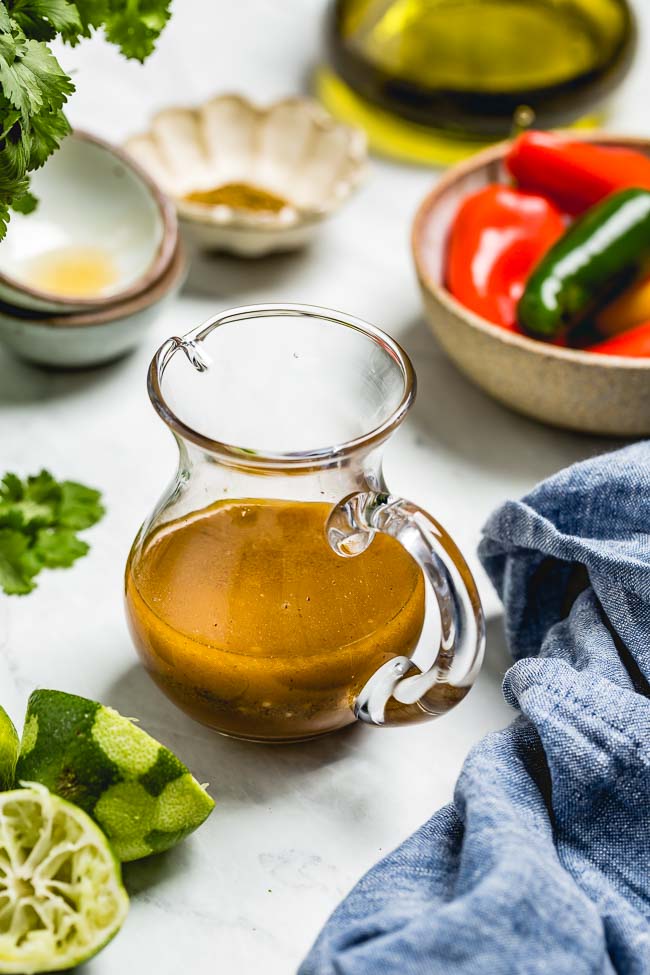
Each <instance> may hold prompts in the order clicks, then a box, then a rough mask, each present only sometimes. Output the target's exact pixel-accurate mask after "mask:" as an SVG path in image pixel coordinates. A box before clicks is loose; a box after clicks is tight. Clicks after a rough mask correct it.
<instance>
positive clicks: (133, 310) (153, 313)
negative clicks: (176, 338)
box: [0, 244, 185, 369]
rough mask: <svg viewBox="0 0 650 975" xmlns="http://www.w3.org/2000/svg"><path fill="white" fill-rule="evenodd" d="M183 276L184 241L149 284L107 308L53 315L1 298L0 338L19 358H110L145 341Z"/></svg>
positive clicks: (49, 362) (89, 362)
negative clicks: (35, 312) (23, 308)
mask: <svg viewBox="0 0 650 975" xmlns="http://www.w3.org/2000/svg"><path fill="white" fill-rule="evenodd" d="M184 276H185V258H184V254H183V249H182V247H181V246H180V244H179V245H178V246H177V247H176V250H175V251H174V254H173V255H172V260H171V263H170V264H169V266H168V267H167V270H166V271H165V272H164V273H163V274H162V275H161V276H160V277H159V278H158V279H157V280H156V281H155V282H154V283H153V284H152V285H151V286H150V287H149V288H148V289H147V290H145V291H142V292H140V294H137V295H135V296H134V297H132V298H127V299H126V300H125V301H122V302H119V303H116V304H113V305H111V306H110V307H108V308H103V309H100V310H98V311H92V312H78V313H76V314H72V315H50V316H48V315H31V313H30V312H27V311H19V310H18V309H15V308H12V307H11V306H7V305H3V304H0V342H2V343H3V344H4V345H5V346H7V348H9V349H10V350H11V351H12V352H13V353H14V354H15V355H17V356H18V357H19V358H21V359H26V360H27V361H28V362H34V363H36V364H37V365H41V366H48V367H50V368H58V369H81V368H85V367H87V366H97V365H100V364H103V363H106V362H111V361H112V360H114V359H119V358H120V357H121V356H123V355H125V354H126V353H127V352H130V351H132V349H134V348H135V347H136V346H137V345H139V344H140V343H141V342H142V341H143V339H144V338H145V336H146V334H147V330H148V329H149V327H150V326H151V325H152V324H153V323H154V321H155V320H156V318H157V317H158V315H159V314H160V312H161V311H162V309H163V308H164V306H165V305H166V304H167V303H168V302H169V301H170V299H171V298H173V296H174V295H175V294H176V292H177V291H178V290H179V288H180V287H181V285H182V283H183V280H184Z"/></svg>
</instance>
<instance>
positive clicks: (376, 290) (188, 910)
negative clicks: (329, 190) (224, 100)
mask: <svg viewBox="0 0 650 975" xmlns="http://www.w3.org/2000/svg"><path fill="white" fill-rule="evenodd" d="M322 6H323V4H322V0H282V2H281V3H278V2H277V0H246V2H245V3H238V4H231V3H227V2H224V0H213V2H211V3H208V2H206V0H182V3H181V2H180V0H177V2H176V4H175V7H176V9H175V15H174V19H173V21H172V24H171V26H170V27H169V29H168V31H167V33H166V34H165V36H164V38H163V40H162V41H161V43H160V47H159V50H158V52H157V53H156V55H155V56H154V57H153V58H152V59H151V61H150V62H149V63H148V64H147V65H146V66H145V67H140V66H138V65H135V64H125V63H124V62H123V61H122V60H121V59H120V57H119V56H118V55H117V54H116V53H115V52H114V51H113V50H112V49H109V48H108V46H106V45H105V44H104V43H103V42H102V41H101V40H99V39H98V40H94V41H92V42H90V43H87V44H85V45H83V46H82V47H80V48H77V49H75V50H74V51H71V50H69V49H67V50H64V51H62V55H61V56H62V59H63V62H64V64H66V65H67V66H69V67H70V68H72V69H74V70H75V78H76V81H77V82H78V85H79V89H80V91H79V93H78V94H77V95H76V96H75V97H74V99H73V102H72V104H71V106H70V116H71V118H72V120H73V122H74V123H75V124H77V125H79V126H83V127H86V128H88V129H90V130H92V131H94V132H97V133H98V134H101V135H104V136H106V137H108V138H112V139H114V140H119V139H121V138H123V137H125V136H126V135H127V134H129V133H131V132H134V131H136V130H137V129H138V128H141V127H142V126H143V125H144V123H145V122H146V119H147V117H148V116H149V114H150V112H151V111H152V110H153V109H154V108H156V107H158V106H162V105H165V104H168V103H170V102H171V103H180V102H193V101H196V100H198V99H200V98H202V97H204V96H207V95H209V94H211V93H213V92H216V91H222V90H243V91H245V92H247V93H248V94H250V95H252V96H255V97H257V98H258V99H261V100H263V99H268V98H271V97H273V96H276V95H284V94H287V93H291V92H294V91H296V90H301V89H304V87H305V85H306V84H307V82H308V77H309V71H310V68H311V66H312V65H313V63H314V61H315V60H316V58H317V54H318V49H319V13H320V10H321V8H322ZM638 6H639V7H641V6H642V5H641V4H640V3H639V4H638ZM643 6H646V5H645V4H644V5H643ZM643 20H644V21H646V22H647V24H646V26H648V28H650V10H649V11H647V12H646V13H645V14H643ZM647 50H648V47H647V45H645V44H644V47H643V48H642V51H643V52H644V55H645V56H641V57H640V58H639V59H638V62H637V67H636V69H635V72H634V73H633V75H632V76H631V77H630V79H629V81H628V82H627V84H626V88H625V90H624V91H623V92H622V93H621V95H620V96H619V98H618V99H617V104H618V108H617V112H616V115H615V124H614V123H612V127H614V128H616V129H618V130H621V131H630V132H638V133H645V134H648V131H650V116H649V115H648V107H647V92H648V90H650V59H649V58H648V55H647V53H645V52H647ZM434 178H435V176H434V174H432V173H431V172H427V171H425V170H421V169H410V168H407V167H398V166H395V165H390V164H387V163H380V162H375V164H374V165H373V168H372V172H371V175H370V178H369V180H368V182H367V185H366V186H365V187H364V189H363V190H362V191H361V192H360V193H359V194H358V196H357V197H356V198H355V199H354V200H353V201H352V202H351V203H350V204H349V205H348V206H347V207H346V208H345V210H344V211H343V212H342V214H341V215H340V216H339V217H338V218H337V219H335V220H333V221H332V222H331V223H330V224H329V225H328V226H327V227H326V229H325V230H324V232H323V234H322V235H321V237H320V239H319V241H318V243H317V244H316V245H315V246H314V247H313V248H312V249H311V250H309V251H308V252H305V253H303V254H301V255H297V256H292V257H277V258H273V259H269V260H265V261H261V262H259V263H254V264H248V263H241V262H238V261H236V260H235V259H226V258H220V259H205V258H204V259H201V260H199V261H197V262H196V264H195V265H194V266H193V268H192V271H191V274H190V277H189V281H188V284H187V287H186V289H185V291H184V293H183V295H182V296H181V297H180V299H179V300H178V301H177V303H176V304H175V306H173V307H172V308H170V310H169V311H167V312H166V314H165V315H164V317H163V318H162V319H161V320H160V321H159V322H158V323H157V326H156V328H155V333H154V335H153V336H152V337H151V338H150V340H149V342H148V344H147V347H145V348H143V349H141V351H140V352H139V353H137V354H136V355H134V356H132V357H131V358H130V359H127V360H125V361H123V362H120V363H118V364H116V365H114V366H111V367H109V368H106V369H103V370H99V371H94V372H88V373H79V374H74V375H62V374H47V373H44V372H40V371H38V370H36V369H32V368H30V367H28V366H25V365H22V364H19V363H17V362H15V361H14V360H12V359H10V358H9V357H6V356H5V355H4V353H2V352H0V443H1V445H2V465H1V466H2V469H7V470H16V471H20V472H22V473H24V474H27V473H30V472H32V471H35V470H37V469H38V468H39V467H40V466H47V467H48V468H50V469H51V470H52V471H54V472H56V473H57V474H59V475H60V476H62V477H72V478H78V479H80V480H82V481H85V482H87V483H90V484H94V485H97V486H99V487H101V488H102V489H103V490H104V492H105V497H106V502H107V506H108V515H107V516H106V518H105V520H104V521H103V522H102V523H101V524H100V525H98V526H97V527H96V528H95V529H93V530H92V532H91V533H89V535H88V537H89V540H90V541H91V542H92V552H91V554H90V556H89V557H88V558H86V559H84V560H82V561H81V562H80V563H78V565H77V566H76V567H75V568H74V569H73V570H71V571H66V572H59V573H57V572H50V573H43V574H42V576H41V577H40V579H39V585H38V589H37V591H36V592H35V593H33V594H32V595H30V596H29V597H27V598H24V599H18V598H11V599H9V598H6V597H2V596H1V595H0V689H1V690H0V694H1V700H2V703H3V704H4V705H5V706H6V707H7V709H8V710H9V712H10V713H11V714H12V716H13V717H14V718H15V719H16V721H17V722H20V720H21V717H22V713H23V709H24V705H25V701H26V698H27V695H28V694H29V692H30V691H31V690H32V689H33V688H34V687H36V686H39V685H40V686H51V687H60V688H64V689H67V690H70V691H75V692H78V693H80V694H86V695H89V696H90V697H93V698H97V699H100V700H102V701H104V702H106V703H109V704H112V705H114V706H115V707H117V708H119V709H120V710H121V711H123V712H125V713H126V714H129V715H139V716H140V718H141V721H142V724H143V726H144V727H145V728H146V729H147V730H149V731H150V732H152V733H153V734H154V735H156V736H157V737H159V738H160V739H161V740H162V741H164V742H165V743H166V744H168V745H169V746H170V747H171V748H173V749H174V750H176V751H177V752H178V754H179V755H180V756H181V757H182V758H183V759H184V760H185V761H186V762H187V763H188V764H189V765H190V766H191V767H192V769H193V771H194V772H195V773H196V775H197V776H198V778H199V779H200V780H201V781H209V782H210V783H211V790H212V792H213V794H214V795H215V797H216V798H217V800H218V807H217V809H216V811H215V813H214V814H213V816H212V817H211V819H210V820H209V821H208V823H207V824H206V825H205V826H204V827H203V828H202V829H201V830H200V831H199V832H198V833H196V834H195V835H194V837H192V838H190V839H189V840H187V841H186V842H185V843H184V844H183V845H181V846H180V847H178V848H177V849H176V851H174V852H172V853H170V854H168V855H166V856H163V857H159V858H153V859H151V860H150V861H145V862H142V863H140V864H133V865H131V866H130V867H129V868H128V869H127V870H126V881H127V885H128V887H129V890H130V891H131V893H132V895H133V902H132V910H131V913H130V916H129V918H128V921H127V923H126V925H125V928H124V929H123V931H122V932H121V934H120V935H119V936H118V937H117V939H116V940H115V941H114V942H113V943H112V944H111V945H110V946H109V947H108V948H107V949H106V950H105V951H104V952H103V953H102V954H101V955H99V956H98V957H97V958H96V959H95V960H94V961H93V962H91V963H90V964H89V965H88V966H87V967H86V968H85V969H84V970H85V971H87V972H88V975H118V973H120V972H124V971H131V972H136V971H137V972H142V973H145V972H146V973H149V972H157V973H160V975H171V973H175V972H192V975H208V973H210V975H211V973H213V972H214V971H222V972H228V973H230V972H237V973H238V975H249V973H250V975H252V973H258V972H265V973H266V975H287V973H290V972H292V971H294V970H295V968H296V965H297V964H298V962H299V960H300V959H301V957H302V956H303V955H304V953H305V952H306V950H307V948H308V947H309V945H310V943H311V941H312V940H313V938H314V937H315V935H316V934H317V932H318V930H319V928H320V926H321V924H322V923H323V922H324V921H325V919H326V917H327V915H328V914H329V912H330V911H331V909H332V908H333V907H334V906H335V905H336V903H337V902H338V901H339V899H340V898H341V896H342V895H343V894H345V892H346V891H347V890H348V889H349V888H350V887H351V885H352V884H353V883H354V881H355V880H356V879H357V878H358V877H359V876H360V874H361V873H362V872H363V871H364V870H365V869H366V868H368V867H369V866H371V864H372V863H373V862H375V861H376V860H377V858H378V857H380V856H381V854H382V853H383V852H386V851H388V850H389V849H391V848H392V847H393V846H395V845H396V844H397V843H398V842H400V841H401V840H402V839H403V838H404V837H406V836H407V834H408V833H409V832H410V831H412V830H413V829H414V828H415V827H417V826H418V825H419V824H420V823H421V822H422V821H423V820H424V819H426V818H427V817H428V816H429V815H430V814H431V813H432V812H433V810H434V809H436V808H437V807H438V806H440V805H441V804H443V803H445V802H446V801H448V800H449V799H450V798H451V795H452V788H453V783H454V780H455V778H456V776H457V774H458V771H459V769H460V766H461V763H462V761H463V758H464V757H465V755H466V753H467V751H468V749H469V748H470V747H471V745H472V744H473V743H474V742H475V741H476V740H477V739H478V738H479V737H480V736H481V735H483V734H484V733H485V732H487V731H489V730H490V729H493V728H497V727H500V726H502V725H503V724H504V723H506V722H507V721H508V719H509V711H508V709H507V708H506V706H505V705H504V704H503V703H502V701H501V696H500V681H501V677H502V674H503V672H504V669H505V667H506V666H507V659H506V652H505V649H504V646H503V641H502V637H501V629H500V621H499V619H498V605H497V601H496V599H495V597H494V595H493V593H492V592H491V590H490V588H489V585H488V583H487V581H486V579H485V577H484V576H483V575H482V573H480V572H479V573H478V576H479V582H480V586H481V589H482V592H483V595H484V598H485V604H486V607H487V609H488V612H489V615H490V617H491V619H490V624H489V646H488V653H487V661H486V665H485V668H484V670H483V673H482V675H481V677H480V679H479V682H478V684H477V686H476V688H475V690H474V691H473V693H472V694H471V695H470V697H469V698H468V699H467V700H466V701H465V702H464V703H463V704H462V705H461V706H460V707H459V708H458V709H457V710H456V711H455V712H454V713H453V714H452V715H451V716H449V717H447V718H446V719H444V720H442V721H440V722H438V723H434V724H431V725H428V726H427V725H424V726H419V727H416V728H413V729H403V730H394V731H379V730H375V729H369V728H365V727H364V728H361V727H359V728H354V729H353V730H351V731H350V732H348V733H343V734H339V735H338V736H333V737H331V738H328V739H323V740H321V741H319V742H316V743H312V744H307V745H300V746H293V747H286V748H268V747H262V746H255V745H244V744H239V743H236V742H232V741H227V740H225V739H222V738H219V737H218V736H215V735H212V734H211V733H209V732H208V731H206V730H204V729H202V728H201V727H199V726H198V725H195V724H193V723H192V722H191V721H190V720H189V719H186V718H185V717H183V716H182V715H181V714H180V713H178V712H177V711H175V710H174V708H173V707H172V706H171V705H170V704H168V703H167V701H166V700H165V699H164V698H163V697H162V695H161V694H160V693H159V692H158V691H157V689H156V688H155V687H154V686H153V685H152V684H151V683H150V682H149V680H148V678H147V677H146V676H145V675H144V674H143V672H142V671H141V669H140V668H139V667H138V665H137V663H136V660H135V656H134V653H133V651H132V649H131V646H130V642H129V637H128V634H127V631H126V627H125V623H124V618H123V613H122V601H121V582H122V571H123V565H124V560H125V558H126V554H127V552H128V548H129V545H130V542H131V540H132V537H133V535H134V534H135V532H136V530H137V528H138V525H139V523H140V521H141V520H142V518H143V517H144V516H145V514H146V513H147V512H148V510H149V509H150V508H151V506H152V505H153V503H154V501H155V500H156V497H157V495H158V494H159V492H160V491H161V489H162V487H163V484H164V483H165V481H166V480H167V478H168V476H169V475H170V473H171V470H172V466H173V463H174V446H173V442H172V439H171V437H170V435H169V434H168V432H167V431H166V430H165V429H164V427H163V426H162V424H161V423H160V421H159V420H158V419H157V418H156V416H155V415H154V413H153V410H152V409H151V407H150V405H149V402H148V400H147V396H146V390H145V370H146V366H147V364H148V361H149V359H150V357H151V354H152V352H153V350H154V348H155V347H156V346H157V345H158V344H159V343H160V342H161V341H162V340H163V339H164V338H166V337H167V336H168V335H170V334H173V333H175V334H179V333H182V332H183V331H185V330H187V329H189V328H190V327H191V326H194V325H195V324H197V323H198V322H200V321H201V320H202V319H203V318H205V317H207V316H208V315H210V314H211V313H213V312H214V311H215V310H217V309H220V308H224V307H227V306H229V305H236V304H240V303H248V302H252V301H257V300H259V301H264V300H293V301H307V302H311V303H316V304H323V305H330V306H332V307H335V308H341V309H345V310H347V311H349V312H351V313H353V314H356V315H359V316H362V317H364V318H367V319H369V320H370V321H373V322H375V323H377V324H379V325H381V326H383V327H385V328H386V329H388V330H389V331H390V332H392V333H393V334H394V335H395V336H396V337H398V338H399V339H400V340H401V341H402V342H403V343H404V345H405V346H406V348H407V350H408V351H409V352H410V353H411V355H412V357H413V360H414V363H415V365H416V368H417V371H418V375H419V380H420V395H419V400H418V402H417V404H416V406H415V408H414V410H413V414H412V416H411V417H410V419H409V420H408V421H407V423H406V425H405V427H404V428H403V430H402V431H401V432H400V433H399V435H398V436H397V437H396V438H395V439H394V441H393V442H391V445H390V447H389V450H388V454H387V460H386V471H387V475H388V478H389V482H390V484H391V487H392V488H393V489H394V490H395V491H396V492H400V493H403V494H405V495H407V496H410V497H412V498H413V499H414V500H417V501H418V502H420V503H421V504H423V505H425V506H428V507H429V508H430V509H431V510H432V511H433V512H434V513H436V514H437V516H438V517H439V518H440V519H441V520H442V521H443V522H444V523H445V524H446V525H447V527H448V528H449V530H450V531H451V532H452V534H453V535H454V536H455V537H456V539H457V540H458V542H459V543H460V544H461V545H462V547H463V548H464V550H465V551H466V553H467V554H468V556H469V557H470V559H473V563H472V564H473V565H474V567H475V568H476V560H475V559H474V557H473V552H474V550H475V547H476V543H477V540H478V537H479V531H480V526H481V524H482V522H483V521H484V519H485V518H486V516H487V515H488V513H489V512H490V510H491V509H492V508H493V507H494V506H495V505H496V504H498V503H499V502H500V501H501V500H502V499H504V498H505V497H507V496H516V495H519V494H520V493H521V492H523V491H525V490H526V489H527V488H529V487H530V486H532V485H533V484H534V482H535V481H537V480H538V479H539V478H541V477H544V476H545V475H547V474H549V473H551V472H552V471H554V470H556V469H557V468H559V467H561V466H563V465H565V464H567V463H570V462H572V461H574V460H576V459H578V458H582V457H585V456H587V455H590V454H593V453H596V452H599V451H601V450H603V449H604V448H605V447H606V446H607V444H605V443H604V442H603V441H600V440H596V439H587V438H582V437H578V436H573V435H571V434H567V433H561V432H558V431H555V430H551V429H547V428H544V427H541V426H538V425H536V424H535V423H532V422H529V421H527V420H524V419H522V418H520V417H517V416H515V415H513V414H510V413H508V412H507V411H506V410H505V409H503V408H501V407H500V406H498V405H496V404H495V403H493V402H491V401H490V400H488V399H487V398H486V397H485V396H484V395H482V394H481V393H480V392H478V391H476V390H475V389H474V388H473V387H471V386H470V385H469V384H468V383H467V382H466V381H465V380H464V379H463V378H462V377H461V376H460V375H459V374H458V373H457V372H456V371H455V370H454V369H453V367H452V366H450V365H449V364H448V363H447V362H446V361H445V359H444V358H443V357H442V355H441V354H440V352H439V351H438V350H437V348H436V346H435V344H434V342H433V340H432V338H431V337H430V335H429V333H428V331H427V330H426V328H425V325H424V323H423V320H422V315H421V311H420V304H419V299H418V295H417V292H416V287H415V280H414V275H413V271H412V268H411V264H410V258H409V253H408V247H407V241H408V230H409V223H410V219H411V216H412V214H413V211H414V209H415V206H416V204H417V202H418V200H419V199H420V197H421V196H422V195H423V194H424V192H425V191H426V189H427V187H428V186H429V185H430V183H431V181H432V179H434Z"/></svg>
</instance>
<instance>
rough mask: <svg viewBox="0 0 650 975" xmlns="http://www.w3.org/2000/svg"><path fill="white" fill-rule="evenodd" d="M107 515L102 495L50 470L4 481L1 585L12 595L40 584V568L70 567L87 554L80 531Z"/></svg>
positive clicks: (0, 503) (0, 490)
mask: <svg viewBox="0 0 650 975" xmlns="http://www.w3.org/2000/svg"><path fill="white" fill-rule="evenodd" d="M103 514H104V508H103V507H102V505H101V494H100V493H99V491H95V490H93V488H89V487H85V486H84V485H83V484H77V483H76V482H75V481H61V482H59V481H55V480H54V478H53V477H52V475H51V474H50V473H49V472H48V471H41V472H40V474H37V475H36V476H35V477H28V478H27V480H25V481H23V480H21V479H20V478H19V477H17V476H16V475H15V474H5V476H4V477H3V479H2V481H0V587H2V589H3V590H4V591H5V593H7V595H9V596H22V595H25V594H26V593H29V592H31V591H32V589H35V588H36V583H35V582H34V577H35V576H36V575H38V573H39V572H40V571H41V569H44V568H47V569H62V568H67V567H68V566H71V565H72V563H73V562H75V561H76V560H77V559H78V558H81V556H82V555H85V554H86V553H87V552H88V549H89V546H88V544H87V543H86V542H84V541H82V540H81V539H80V538H78V537H77V532H79V531H83V529H84V528H90V526H91V525H94V524H95V522H97V521H99V519H100V518H101V517H102V515H103Z"/></svg>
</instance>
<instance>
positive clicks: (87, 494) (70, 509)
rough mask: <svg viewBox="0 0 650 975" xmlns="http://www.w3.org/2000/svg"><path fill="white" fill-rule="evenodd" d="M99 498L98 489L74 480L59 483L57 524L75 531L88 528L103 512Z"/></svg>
mask: <svg viewBox="0 0 650 975" xmlns="http://www.w3.org/2000/svg"><path fill="white" fill-rule="evenodd" d="M100 499H101V494H100V493H99V491H95V490H93V488H89V487H85V486H84V485H83V484H77V483H76V482H75V481H64V482H63V484H62V485H61V503H60V505H59V524H60V525H65V527H66V528H73V529H74V530H75V531H81V530H82V529H83V528H90V526H91V525H94V524H95V523H96V522H98V521H99V519H100V518H101V517H102V516H103V515H104V514H105V509H104V508H103V507H102V505H101V503H100Z"/></svg>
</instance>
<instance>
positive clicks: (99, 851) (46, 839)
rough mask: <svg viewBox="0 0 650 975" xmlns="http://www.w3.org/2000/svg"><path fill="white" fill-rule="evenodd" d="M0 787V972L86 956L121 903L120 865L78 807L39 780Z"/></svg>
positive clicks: (123, 911) (122, 910) (116, 925)
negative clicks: (1, 789) (17, 786)
mask: <svg viewBox="0 0 650 975" xmlns="http://www.w3.org/2000/svg"><path fill="white" fill-rule="evenodd" d="M24 785H25V788H22V789H15V790H13V791H11V792H4V793H2V794H0V972H1V973H3V975H14V973H16V975H17V973H20V975H33V973H35V972H58V971H61V970H63V969H67V968H72V967H73V966H74V965H79V964H80V963H81V962H83V961H86V960H87V959H89V958H92V956H93V955H95V954H97V952H98V951H99V950H100V949H101V948H103V947H104V945H105V944H106V942H107V941H109V940H110V939H111V938H112V937H113V935H115V934H116V933H117V932H118V931H119V929H120V927H121V926H122V923H123V922H124V919H125V917H126V915H127V911H128V909H129V899H128V897H127V895H126V891H125V890H124V887H123V886H122V880H121V876H120V865H119V863H118V861H117V860H116V858H115V855H114V853H113V851H112V850H111V847H110V844H109V842H108V840H107V839H106V837H105V836H104V834H103V833H102V831H101V830H100V829H99V828H98V827H97V826H96V825H95V823H94V822H93V821H92V819H90V817H89V816H87V815H86V813H85V812H84V811H83V810H82V809H79V808H78V807H77V806H73V805H72V804H71V803H69V802H66V801H65V800H63V799H61V798H59V797H58V796H54V795H52V794H51V793H50V792H48V790H47V789H45V788H44V787H43V786H40V785H37V784H33V783H24Z"/></svg>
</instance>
